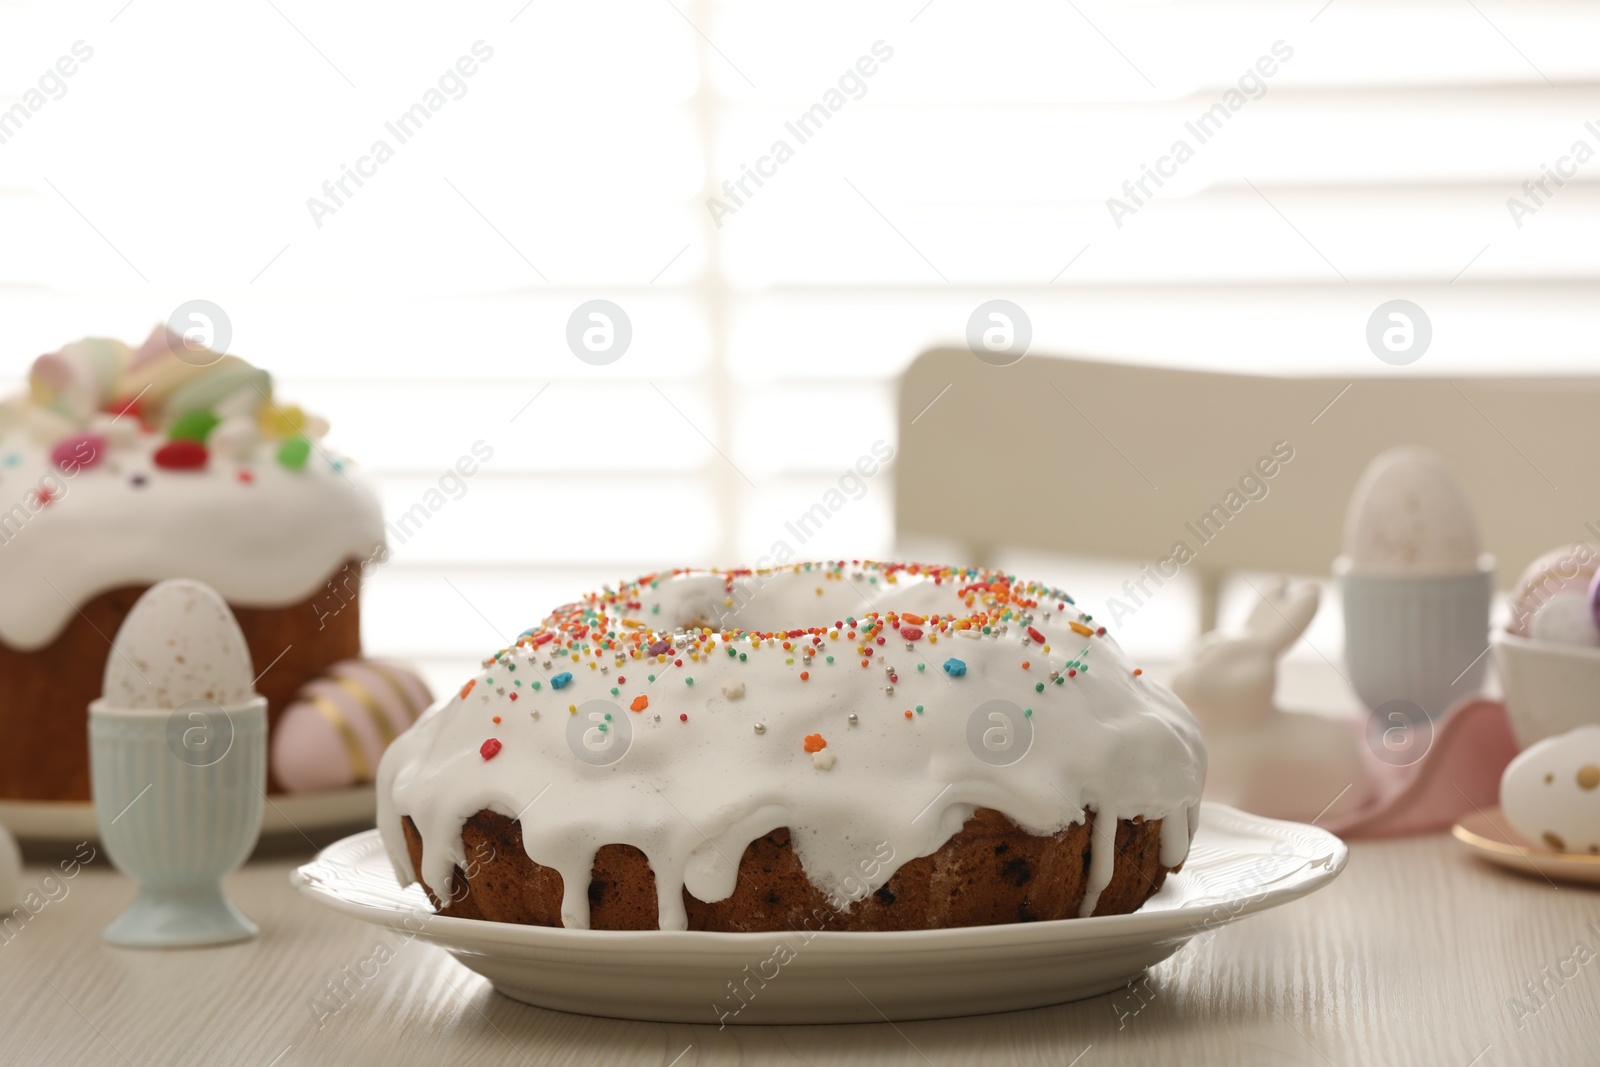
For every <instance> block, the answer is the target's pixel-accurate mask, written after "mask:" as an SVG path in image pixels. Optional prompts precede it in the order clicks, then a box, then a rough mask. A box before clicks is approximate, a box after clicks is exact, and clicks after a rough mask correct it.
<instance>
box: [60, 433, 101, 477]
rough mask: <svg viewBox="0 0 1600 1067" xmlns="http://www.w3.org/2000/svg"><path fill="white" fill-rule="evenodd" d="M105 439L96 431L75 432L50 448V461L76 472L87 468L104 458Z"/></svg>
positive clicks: (66, 469)
mask: <svg viewBox="0 0 1600 1067" xmlns="http://www.w3.org/2000/svg"><path fill="white" fill-rule="evenodd" d="M105 454H106V439H105V438H104V437H102V436H100V435H99V434H97V433H76V434H73V435H72V436H71V437H68V438H66V439H64V440H63V441H61V442H60V443H59V444H57V445H56V446H55V447H54V448H52V449H51V450H50V462H51V463H54V464H55V465H56V466H57V467H60V468H61V469H62V470H64V471H66V472H67V473H68V474H76V473H78V472H79V471H82V470H88V469H89V468H90V467H93V466H94V465H95V464H96V463H99V462H100V461H101V460H102V459H104V458H105Z"/></svg>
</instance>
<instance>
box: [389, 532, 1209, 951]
mask: <svg viewBox="0 0 1600 1067" xmlns="http://www.w3.org/2000/svg"><path fill="white" fill-rule="evenodd" d="M1204 779H1205V751H1204V748H1203V746H1202V744H1201V740H1200V734H1199V730H1198V728H1197V727H1196V725H1195V722H1194V720H1193V719H1192V718H1191V717H1190V715H1189V712H1188V710H1187V709H1186V708H1185V707H1184V706H1183V704H1182V703H1181V702H1180V701H1179V700H1178V699H1177V698H1176V697H1174V696H1173V695H1172V694H1171V693H1170V692H1169V691H1168V690H1166V689H1165V688H1163V687H1162V686H1160V685H1158V684H1156V683H1154V682H1151V681H1150V680H1149V679H1147V678H1145V677H1143V675H1142V672H1141V671H1140V670H1139V669H1138V668H1136V667H1135V666H1134V665H1133V664H1132V663H1130V662H1129V660H1128V658H1127V656H1126V655H1125V654H1124V653H1123V651H1122V650H1121V648H1119V647H1118V645H1117V644H1116V642H1115V641H1114V640H1112V639H1111V638H1110V637H1109V636H1107V634H1106V632H1105V629H1104V628H1103V627H1101V626H1100V625H1099V624H1098V623H1096V622H1095V621H1094V620H1093V619H1092V618H1091V617H1090V616H1089V615H1086V614H1084V613H1083V612H1081V611H1080V610H1079V609H1078V608H1077V606H1076V605H1075V604H1074V603H1073V601H1072V599H1071V598H1070V597H1069V596H1067V595H1066V594H1065V593H1063V592H1061V591H1060V590H1057V589H1054V588H1050V587H1048V586H1044V585H1040V584H1037V583H1032V582H1024V581H1021V580H1019V579H1016V578H1013V577H1010V576H1008V575H1005V574H1002V573H1000V572H997V571H987V570H977V569H952V568H942V567H929V566H922V565H914V564H910V565H908V564H890V563H874V562H867V561H854V562H849V561H835V562H828V563H806V564H795V565H792V566H788V567H784V568H780V569H777V570H773V571H761V572H751V571H726V572H724V571H709V572H708V571H674V572H672V573H670V574H668V573H663V574H657V575H651V576H648V577H646V578H642V579H640V580H639V581H637V582H632V583H627V584H624V585H621V586H619V587H618V588H615V589H613V588H609V587H608V588H607V589H606V590H604V591H602V592H600V593H595V594H592V595H590V596H588V597H586V598H584V599H583V600H581V601H579V602H577V603H573V604H568V605H565V606H563V607H561V608H558V609H556V611H555V612H554V613H552V614H551V615H550V616H549V617H548V618H547V619H545V621H544V622H543V623H542V624H541V625H539V626H538V627H535V628H534V629H531V630H528V631H527V632H525V633H523V634H522V635H521V636H520V637H519V638H518V639H517V641H516V642H515V643H514V644H513V645H512V646H511V647H510V648H506V649H502V650H501V651H499V652H497V653H495V654H494V655H493V656H492V657H490V658H489V659H487V660H485V661H484V663H483V670H482V672H481V673H479V674H477V675H475V676H474V677H472V678H471V679H469V680H468V681H467V682H466V683H465V684H464V685H463V686H462V687H461V689H460V691H459V693H458V694H457V695H456V696H455V697H454V698H453V699H451V700H450V701H449V702H448V703H443V704H440V705H438V706H436V707H435V708H434V709H433V710H432V711H430V712H429V713H428V714H426V715H424V716H423V717H422V719H421V720H419V722H418V723H417V725H416V726H415V727H414V728H413V729H412V730H411V731H410V732H409V733H407V734H406V735H405V736H403V737H401V738H400V739H399V740H398V741H397V742H396V743H395V744H394V745H393V746H392V747H391V748H390V749H389V750H388V752H387V753H386V754H385V756H384V758H383V763H382V765H381V767H380V768H379V775H378V819H379V821H378V826H379V828H380V830H381V832H382V835H383V840H384V844H385V847H386V848H387V850H388V853H389V857H390V859H391V861H392V862H393V864H394V867H395V871H396V873H397V875H398V877H399V878H400V880H401V882H402V883H403V884H409V883H411V882H413V881H420V882H421V883H422V885H423V887H424V889H425V890H426V891H427V893H428V895H429V897H430V898H431V900H432V901H433V904H434V906H435V907H436V908H437V909H439V910H440V911H442V912H443V913H444V914H447V915H452V916H458V917H466V918H478V919H489V920H497V921H503V922H513V923H526V924H534V925H544V926H565V927H568V928H593V929H658V928H659V929H662V930H674V929H676V930H682V929H693V930H716V931H759V930H783V929H790V928H799V927H801V926H805V927H807V928H810V929H818V928H825V929H834V930H896V929H929V928H938V927H954V926H972V925H981V924H989V923H1009V922H1022V921H1032V920H1047V919H1062V918H1071V917H1077V916H1087V915H1107V914H1117V913H1125V912H1130V911H1133V910H1134V909H1136V908H1138V907H1139V906H1140V905H1141V904H1143V903H1144V902H1145V901H1146V900H1147V899H1148V898H1149V897H1150V896H1151V895H1152V894H1153V893H1155V892H1156V891H1157V890H1158V889H1159V888H1160V886H1161V884H1162V881H1163V879H1165V877H1166V876H1167V874H1168V873H1169V872H1171V871H1175V870H1177V869H1178V868H1179V867H1180V865H1181V864H1182V863H1183V861H1184V859H1185V857H1186V855H1187V853H1188V848H1189V843H1190V839H1191V837H1192V835H1193V832H1194V829H1195V826H1196V822H1197V818H1198V812H1199V806H1198V805H1199V801H1200V795H1201V790H1202V787H1203V785H1204Z"/></svg>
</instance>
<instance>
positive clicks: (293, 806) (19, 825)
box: [0, 785, 378, 842]
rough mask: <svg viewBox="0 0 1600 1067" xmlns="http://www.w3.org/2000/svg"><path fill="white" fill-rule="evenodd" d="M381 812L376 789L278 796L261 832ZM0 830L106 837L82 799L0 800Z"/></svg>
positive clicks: (29, 837) (336, 824) (368, 821)
mask: <svg viewBox="0 0 1600 1067" xmlns="http://www.w3.org/2000/svg"><path fill="white" fill-rule="evenodd" d="M377 813H378V801H377V793H376V792H375V791H374V790H373V787H372V786H371V785H363V786H356V787H354V788H351V789H332V790H329V791H327V792H324V793H299V794H294V795H289V794H283V795H278V794H274V795H273V796H271V797H270V798H269V799H268V802H267V803H266V804H265V805H264V806H263V807H262V810H261V833H262V834H263V835H265V836H269V837H270V836H274V835H279V834H291V835H298V834H302V833H305V834H314V833H318V832H320V831H325V830H347V829H349V828H351V827H354V826H371V825H372V824H373V822H374V820H375V819H376V818H377ZM0 826H4V827H6V828H7V829H8V830H10V831H11V832H12V833H13V834H15V835H16V836H17V837H19V838H21V839H22V840H24V841H62V842H76V841H93V840H96V839H98V838H99V836H100V831H99V829H98V828H96V826H95V821H94V805H93V804H92V803H89V802H88V801H79V800H0ZM323 840H324V841H326V840H327V838H326V837H324V838H323Z"/></svg>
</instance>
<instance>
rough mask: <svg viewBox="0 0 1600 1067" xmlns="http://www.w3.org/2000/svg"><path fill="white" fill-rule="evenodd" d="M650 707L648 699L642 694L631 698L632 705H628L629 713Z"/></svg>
mask: <svg viewBox="0 0 1600 1067" xmlns="http://www.w3.org/2000/svg"><path fill="white" fill-rule="evenodd" d="M649 706H650V698H649V697H647V696H645V695H644V694H643V693H641V694H639V695H638V696H636V697H634V698H633V703H632V704H629V705H628V710H629V711H643V710H644V709H645V708H648V707H649Z"/></svg>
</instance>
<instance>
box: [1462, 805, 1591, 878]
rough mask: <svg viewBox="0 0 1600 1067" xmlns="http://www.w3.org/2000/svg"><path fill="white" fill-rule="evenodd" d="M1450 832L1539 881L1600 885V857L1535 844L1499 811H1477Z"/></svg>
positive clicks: (1495, 860)
mask: <svg viewBox="0 0 1600 1067" xmlns="http://www.w3.org/2000/svg"><path fill="white" fill-rule="evenodd" d="M1450 833H1451V834H1452V835H1454V837H1455V839H1456V840H1457V841H1460V842H1461V843H1462V844H1463V845H1466V846H1467V848H1469V849H1471V850H1472V851H1473V852H1475V853H1476V854H1477V855H1479V856H1481V857H1483V858H1484V859H1486V860H1488V861H1489V862H1490V863H1498V864H1499V865H1500V866H1502V867H1509V868H1511V869H1512V870H1514V871H1521V872H1522V873H1524V874H1530V875H1532V876H1533V877H1535V878H1541V877H1542V878H1545V879H1555V880H1558V881H1566V882H1586V883H1588V884H1590V885H1600V856H1588V855H1584V854H1583V853H1580V852H1556V851H1554V850H1553V849H1548V848H1545V847H1544V846H1543V845H1540V844H1535V843H1534V842H1532V841H1529V840H1528V839H1527V838H1525V837H1523V836H1522V835H1521V834H1519V833H1517V832H1516V831H1515V830H1513V829H1512V828H1511V824H1510V823H1508V822H1506V820H1505V816H1504V815H1502V814H1501V813H1500V809H1499V808H1489V809H1488V810H1486V811H1477V812H1473V813H1472V814H1471V815H1468V816H1466V817H1465V818H1463V819H1462V820H1461V821H1460V822H1458V823H1456V824H1455V826H1454V827H1452V828H1451V830H1450Z"/></svg>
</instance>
